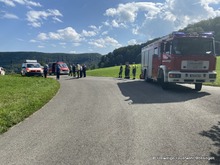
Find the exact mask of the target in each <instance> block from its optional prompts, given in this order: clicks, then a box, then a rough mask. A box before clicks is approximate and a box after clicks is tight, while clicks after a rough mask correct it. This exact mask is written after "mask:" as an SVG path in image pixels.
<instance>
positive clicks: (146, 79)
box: [144, 69, 152, 82]
mask: <svg viewBox="0 0 220 165" xmlns="http://www.w3.org/2000/svg"><path fill="white" fill-rule="evenodd" d="M144 80H145V81H146V82H152V79H150V78H148V75H147V70H146V69H145V70H144Z"/></svg>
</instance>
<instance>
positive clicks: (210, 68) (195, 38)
mask: <svg viewBox="0 0 220 165" xmlns="http://www.w3.org/2000/svg"><path fill="white" fill-rule="evenodd" d="M215 68H216V54H215V41H214V35H213V33H212V32H204V33H200V34H198V33H197V34H186V33H184V32H173V33H172V34H170V35H167V36H164V37H162V38H160V39H158V40H157V41H155V42H153V43H151V44H149V45H147V46H145V47H143V48H142V50H141V75H140V77H141V78H143V79H145V81H157V82H158V83H159V84H160V85H161V86H162V88H163V89H167V88H168V86H169V85H170V84H171V83H190V84H195V90H196V91H200V90H201V89H202V83H204V82H214V81H215V80H216V76H217V75H216V72H215Z"/></svg>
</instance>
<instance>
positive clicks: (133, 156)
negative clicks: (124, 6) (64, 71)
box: [0, 76, 220, 165]
mask: <svg viewBox="0 0 220 165" xmlns="http://www.w3.org/2000/svg"><path fill="white" fill-rule="evenodd" d="M59 81H60V83H61V89H60V91H59V92H58V93H57V95H56V96H55V97H54V98H53V99H52V100H51V101H50V102H49V103H48V104H46V105H45V106H44V107H43V108H42V109H40V110H39V111H37V112H36V113H34V114H33V115H32V116H30V117H29V118H28V119H26V120H25V121H23V122H21V123H20V124H18V125H16V126H14V127H13V128H11V129H10V130H9V131H8V132H6V133H4V134H2V135H0V164H1V165H12V164H13V165H79V164H80V165H117V164H123V165H124V164H125V165H127V164H131V165H133V164H134V165H142V164H146V165H160V164H168V165H170V164H175V165H178V164H193V165H203V164H220V88H217V87H206V86H204V87H203V89H202V91H200V92H196V91H194V90H193V89H192V88H191V87H193V86H190V85H189V86H174V87H173V88H172V89H170V90H166V91H164V90H162V89H161V88H160V87H159V86H158V85H157V84H154V83H146V82H144V81H142V80H124V79H116V78H96V77H86V78H81V79H73V78H70V77H68V76H62V77H61V80H59Z"/></svg>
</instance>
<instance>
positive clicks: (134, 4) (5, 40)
mask: <svg viewBox="0 0 220 165" xmlns="http://www.w3.org/2000/svg"><path fill="white" fill-rule="evenodd" d="M218 16H220V0H151V1H150V0H146V1H143V0H142V1H140V0H137V1H133V0H0V52H5V51H6V52H11V51H13V52H14V51H37V52H48V53H100V54H103V55H105V54H108V53H109V52H112V51H114V50H115V49H117V48H120V47H124V46H128V45H135V44H141V43H145V42H147V41H148V40H151V39H154V38H156V37H162V36H165V35H167V34H170V33H172V32H173V31H177V30H179V29H182V28H184V27H186V26H187V25H188V24H193V23H196V22H199V21H201V20H206V19H210V18H215V17H218Z"/></svg>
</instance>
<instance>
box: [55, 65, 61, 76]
mask: <svg viewBox="0 0 220 165" xmlns="http://www.w3.org/2000/svg"><path fill="white" fill-rule="evenodd" d="M56 74H57V80H59V79H60V66H59V64H56Z"/></svg>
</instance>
